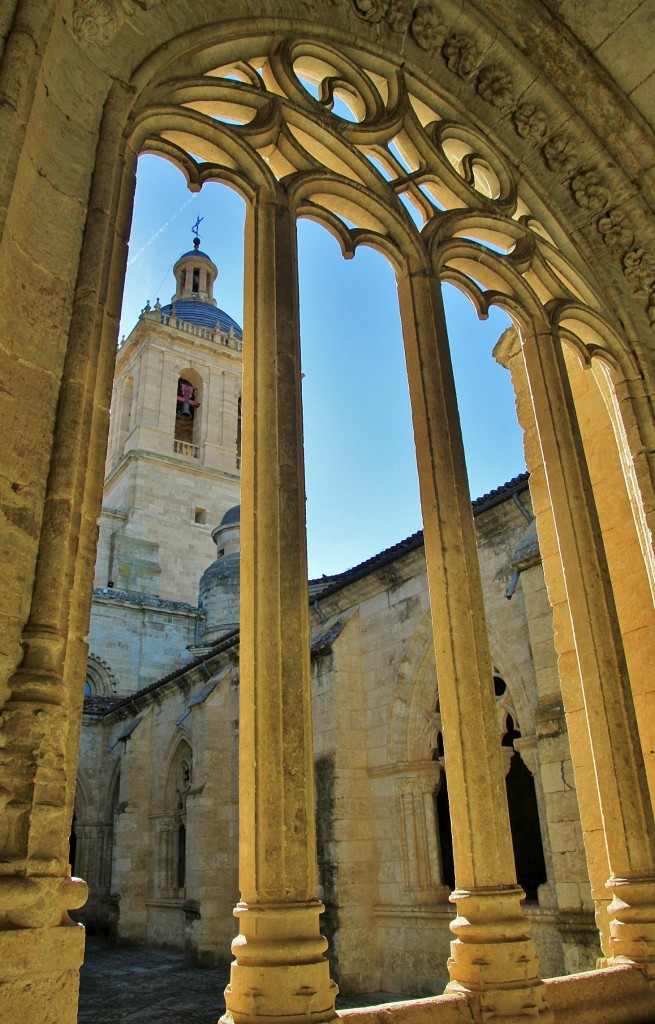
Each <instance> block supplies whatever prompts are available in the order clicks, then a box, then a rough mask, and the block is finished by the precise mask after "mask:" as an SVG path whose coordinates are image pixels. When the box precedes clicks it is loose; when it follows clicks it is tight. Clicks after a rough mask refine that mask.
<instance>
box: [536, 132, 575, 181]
mask: <svg viewBox="0 0 655 1024" xmlns="http://www.w3.org/2000/svg"><path fill="white" fill-rule="evenodd" d="M543 154H544V159H545V161H546V163H547V164H548V166H549V167H550V169H551V171H560V172H562V173H564V174H572V173H573V171H574V170H575V169H576V167H577V166H578V157H577V151H576V147H575V145H574V143H573V140H572V139H571V138H569V136H568V135H566V134H565V133H564V132H558V133H557V135H551V137H550V138H549V139H547V141H546V143H545V144H544V148H543Z"/></svg>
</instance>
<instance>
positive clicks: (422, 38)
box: [411, 4, 443, 50]
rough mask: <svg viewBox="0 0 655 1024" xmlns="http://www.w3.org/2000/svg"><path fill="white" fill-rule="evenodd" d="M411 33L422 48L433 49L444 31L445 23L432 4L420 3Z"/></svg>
mask: <svg viewBox="0 0 655 1024" xmlns="http://www.w3.org/2000/svg"><path fill="white" fill-rule="evenodd" d="M411 33H412V36H413V37H414V40H415V41H416V43H417V45H418V46H420V47H421V49H422V50H432V49H433V48H434V47H435V46H436V45H437V43H438V42H439V39H440V38H441V35H442V33H443V23H442V21H441V18H440V17H439V15H438V14H437V11H436V10H435V8H434V7H433V6H432V4H419V6H418V7H417V9H416V13H415V15H414V17H413V19H412V26H411Z"/></svg>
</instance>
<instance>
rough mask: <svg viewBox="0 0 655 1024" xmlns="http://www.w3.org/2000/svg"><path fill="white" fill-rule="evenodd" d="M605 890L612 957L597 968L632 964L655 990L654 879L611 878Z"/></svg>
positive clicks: (603, 959) (604, 960) (607, 958)
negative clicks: (606, 892)
mask: <svg viewBox="0 0 655 1024" xmlns="http://www.w3.org/2000/svg"><path fill="white" fill-rule="evenodd" d="M607 890H608V892H609V893H610V894H611V896H612V899H611V901H610V903H609V905H608V907H607V916H608V918H609V930H610V939H609V945H610V949H611V955H610V956H608V957H604V958H602V959H601V960H599V961H598V966H599V967H618V966H620V965H621V964H634V965H635V966H636V967H639V968H640V969H641V970H642V971H643V972H644V973H645V974H646V976H647V977H648V980H649V982H650V984H651V986H652V987H655V878H651V877H648V878H638V879H629V878H610V880H609V882H608V883H607Z"/></svg>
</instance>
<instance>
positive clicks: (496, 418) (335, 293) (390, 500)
mask: <svg viewBox="0 0 655 1024" xmlns="http://www.w3.org/2000/svg"><path fill="white" fill-rule="evenodd" d="M244 213H245V207H244V204H243V201H242V200H241V199H240V198H239V196H237V195H236V194H235V193H234V192H232V191H231V190H230V189H228V188H226V187H224V186H220V185H214V184H210V185H206V186H205V187H204V188H203V190H202V192H200V193H197V194H191V193H190V192H189V191H188V190H187V189H186V185H185V181H184V178H183V177H182V175H181V174H180V172H179V171H177V170H176V169H175V168H174V167H172V166H171V165H170V164H168V163H167V162H166V161H164V160H162V159H160V158H158V157H150V156H144V157H141V159H140V161H139V171H138V176H137V194H136V201H135V208H134V219H133V224H132V234H131V240H130V255H129V259H128V271H127V279H126V285H125V297H124V304H123V316H122V321H121V333H122V334H123V333H124V334H128V333H129V331H130V330H131V328H132V327H133V325H134V323H135V321H136V319H137V317H138V315H139V312H140V310H141V308H142V307H143V305H144V304H145V301H146V299H150V301H151V302H152V303H154V301H155V299H156V298H157V297H159V298H160V300H161V302H162V303H164V302H169V301H170V299H171V296H172V294H173V291H174V282H173V276H172V267H173V264H174V263H175V261H176V259H177V258H178V256H179V255H180V254H181V253H182V252H184V251H186V250H187V249H189V248H191V241H192V238H193V235H192V232H191V225H192V224H193V223H194V221H195V219H196V217H197V216H198V215H200V216H201V217H203V218H204V220H203V222H202V224H201V229H200V234H201V238H202V248H203V249H204V250H205V251H206V252H208V253H209V255H210V256H211V257H212V258H213V260H214V262H215V263H216V264H217V266H218V270H219V275H218V282H217V286H216V288H215V296H216V298H217V300H218V304H219V306H220V307H221V308H222V309H225V310H226V312H228V313H229V314H230V315H231V316H233V317H234V318H235V319H236V320H237V321H239V322H241V319H242V310H243V221H244ZM298 249H299V265H300V316H301V344H302V363H303V373H304V375H305V378H304V382H303V405H304V421H305V464H306V480H307V544H308V557H309V572H310V576H320V575H321V574H323V573H326V574H330V573H334V572H340V571H341V570H343V569H347V568H349V567H350V566H352V565H355V564H357V563H358V562H361V561H363V560H364V559H366V558H369V557H370V556H371V555H374V554H376V553H377V552H378V551H381V550H383V549H384V548H386V547H389V546H390V545H392V544H395V543H397V542H398V541H399V540H402V539H403V538H404V537H406V536H408V535H409V534H411V533H413V532H414V531H415V530H418V529H420V528H421V513H420V506H419V499H418V482H417V477H416V462H415V453H414V442H413V437H412V427H411V417H410V409H409V396H408V392H407V380H406V374H405V368H404V358H403V347H402V335H401V330H400V317H399V312H398V302H397V297H396V288H395V279H394V274H393V271H392V269H391V266H390V264H389V263H388V262H387V261H386V260H385V259H384V257H383V256H381V255H380V254H379V253H376V252H374V251H373V250H371V249H360V250H358V252H357V255H356V256H355V258H354V259H353V260H348V261H347V260H344V259H343V257H342V255H341V251H340V249H339V247H338V245H337V243H336V241H335V240H334V239H333V238H332V236H331V235H329V234H328V232H327V231H325V230H324V229H323V228H321V227H319V226H318V225H316V224H314V223H312V222H310V221H301V222H300V223H299V225H298ZM444 298H445V303H446V314H447V319H448V328H449V336H450V341H451V350H452V356H453V366H454V372H455V383H456V389H457V397H458V402H459V407H460V415H461V419H462V428H463V432H464V447H465V451H466V460H467V468H468V474H469V482H470V488H471V495H472V497H474V498H475V497H478V496H480V495H481V494H484V493H486V492H487V491H489V490H492V489H493V488H494V487H497V486H498V485H499V484H501V483H504V481H506V480H508V479H510V478H511V477H512V476H515V475H516V474H517V473H521V472H523V470H524V469H525V463H524V459H523V447H522V439H521V435H520V431H519V428H518V424H517V422H516V413H515V411H514V396H513V393H512V389H511V384H510V380H509V374H508V373H507V371H506V370H504V369H503V368H502V367H499V366H498V365H497V364H496V363H495V362H494V360H493V359H492V357H491V350H492V348H493V346H494V344H495V343H496V341H497V339H498V337H499V336H500V334H501V333H502V331H503V330H504V329H505V327H507V326H508V324H509V320H508V318H507V316H506V315H505V314H504V313H503V312H501V311H500V310H493V311H492V313H491V315H490V317H489V319H488V320H486V321H483V322H480V321H479V320H478V318H477V315H476V313H475V311H474V309H473V307H472V305H471V304H470V302H469V301H468V299H466V297H465V296H464V295H462V294H461V293H460V292H458V291H457V290H456V289H454V288H452V287H451V286H446V287H445V289H444Z"/></svg>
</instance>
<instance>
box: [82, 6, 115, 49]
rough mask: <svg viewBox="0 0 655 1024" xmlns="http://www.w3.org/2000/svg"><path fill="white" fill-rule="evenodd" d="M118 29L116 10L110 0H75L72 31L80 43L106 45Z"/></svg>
mask: <svg viewBox="0 0 655 1024" xmlns="http://www.w3.org/2000/svg"><path fill="white" fill-rule="evenodd" d="M117 30H118V12H117V10H116V7H115V5H114V3H113V2H112V0H75V6H74V8H73V32H74V34H75V37H76V38H77V39H78V40H79V41H80V42H82V43H97V44H98V45H99V46H106V45H107V43H110V42H111V40H112V39H113V38H114V36H115V34H116V32H117Z"/></svg>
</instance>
